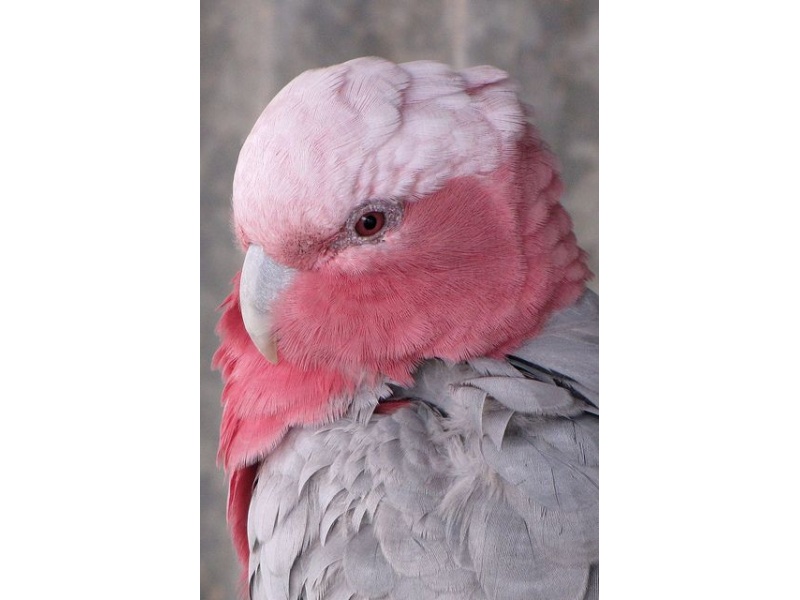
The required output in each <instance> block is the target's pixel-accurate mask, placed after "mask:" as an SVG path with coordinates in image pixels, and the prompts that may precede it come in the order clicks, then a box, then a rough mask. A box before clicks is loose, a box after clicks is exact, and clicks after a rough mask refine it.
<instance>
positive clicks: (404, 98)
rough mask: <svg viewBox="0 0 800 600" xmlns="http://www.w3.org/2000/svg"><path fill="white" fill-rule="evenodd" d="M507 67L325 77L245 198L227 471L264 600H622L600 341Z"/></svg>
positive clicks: (242, 191)
mask: <svg viewBox="0 0 800 600" xmlns="http://www.w3.org/2000/svg"><path fill="white" fill-rule="evenodd" d="M561 192H562V184H561V182H560V179H559V175H558V172H557V167H556V161H555V159H554V157H553V155H552V154H551V153H550V152H549V151H548V150H547V149H546V148H545V146H544V145H543V142H542V141H541V140H540V138H539V135H538V134H537V131H536V130H535V129H534V127H533V126H532V125H531V124H530V123H529V122H528V113H527V111H526V109H525V108H524V106H523V105H522V104H521V102H520V100H519V98H518V96H517V93H516V88H515V86H514V85H513V84H512V83H511V82H510V81H509V78H508V76H507V75H506V73H504V72H502V71H500V70H498V69H496V68H493V67H487V66H483V67H474V68H468V69H463V70H460V71H458V70H453V69H451V68H450V67H448V66H445V65H442V64H439V63H435V62H427V61H424V62H413V63H407V64H400V65H397V64H394V63H391V62H388V61H386V60H382V59H378V58H361V59H356V60H352V61H350V62H347V63H344V64H341V65H337V66H332V67H328V68H324V69H317V70H312V71H308V72H305V73H303V74H301V75H300V76H299V77H297V78H296V79H294V81H292V82H291V83H289V84H288V85H287V86H286V87H285V88H284V89H283V90H282V91H281V92H280V93H278V95H277V96H276V97H275V98H274V99H273V100H272V102H271V103H270V104H269V105H268V106H267V107H266V109H265V110H264V112H263V113H262V114H261V116H260V117H259V119H258V121H257V122H256V124H255V126H254V127H253V130H252V131H251V133H250V135H249V136H248V138H247V139H246V141H245V142H244V145H243V147H242V149H241V153H240V155H239V162H238V165H237V167H236V173H235V176H234V180H233V199H232V202H233V225H234V229H235V233H236V236H237V239H238V241H239V243H240V244H241V247H242V249H243V250H244V251H245V252H246V255H245V258H244V265H243V267H242V270H241V273H240V274H239V276H237V278H236V279H235V280H234V283H233V291H232V293H231V294H230V296H229V297H228V298H227V300H226V301H225V302H224V303H223V307H222V309H223V314H222V317H221V319H220V323H219V327H218V332H219V335H220V338H221V344H220V347H219V350H218V351H217V353H216V355H215V359H214V360H215V365H216V366H217V367H218V368H220V370H221V371H222V375H223V378H224V380H225V388H224V391H223V396H222V402H223V407H224V408H223V415H222V427H221V434H220V450H219V456H220V460H221V462H222V463H223V464H224V467H225V469H226V471H227V472H228V474H229V475H230V487H229V498H228V521H229V525H230V527H231V529H232V536H233V539H234V545H235V547H236V549H237V551H238V554H239V556H240V558H241V560H242V561H243V564H244V570H245V582H246V586H247V588H248V590H249V594H250V596H251V597H252V598H253V600H261V599H268V600H279V599H300V598H302V599H309V600H310V599H312V598H313V599H317V598H324V599H325V600H340V599H343V600H344V599H350V598H359V599H361V598H369V599H378V598H387V599H389V598H391V599H398V600H416V599H420V600H422V599H427V598H437V599H445V598H446V599H465V598H468V599H476V600H477V599H480V598H489V599H551V600H565V599H583V598H596V597H597V587H598V584H597V578H598V493H597V492H598V375H597V351H598V321H597V306H598V299H597V296H596V295H595V294H594V293H593V292H591V291H590V290H588V289H587V288H586V281H587V279H588V278H589V277H590V272H589V269H588V268H587V265H586V255H585V253H584V252H583V251H582V250H581V249H580V248H579V247H578V245H577V242H576V239H575V236H574V234H573V232H572V224H571V221H570V218H569V217H568V215H567V213H566V212H565V210H564V208H563V207H562V206H561V204H560V203H559V197H560V195H561Z"/></svg>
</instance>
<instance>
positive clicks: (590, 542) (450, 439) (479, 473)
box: [248, 292, 599, 600]
mask: <svg viewBox="0 0 800 600" xmlns="http://www.w3.org/2000/svg"><path fill="white" fill-rule="evenodd" d="M597 305H598V300H597V296H596V295H595V294H594V293H592V292H586V293H585V294H584V296H583V297H582V298H581V300H580V301H579V302H578V303H577V304H576V305H574V306H572V307H570V308H568V309H566V310H563V311H561V312H559V313H557V314H556V315H554V316H553V317H552V318H551V319H550V321H549V322H548V324H547V326H546V327H545V328H544V330H543V331H542V332H541V334H540V335H538V336H537V337H536V338H535V339H533V340H531V341H529V342H528V343H526V344H524V345H523V346H522V347H521V348H519V349H518V350H516V351H515V352H513V353H512V354H513V355H512V356H510V357H509V358H508V359H507V360H505V361H501V360H494V359H487V358H482V359H476V360H470V361H466V362H463V363H458V364H446V363H444V362H443V361H439V360H431V361H427V362H426V363H424V364H423V365H422V366H421V367H420V368H419V370H418V371H417V373H416V375H415V378H416V381H415V384H414V386H413V387H411V388H409V389H398V388H396V387H393V388H391V389H390V388H389V387H388V386H385V387H384V388H383V389H381V390H377V391H373V392H372V393H364V394H362V396H361V397H359V398H357V399H356V401H355V402H354V404H353V407H352V409H351V411H350V413H349V414H348V416H347V417H346V418H344V419H340V420H338V421H336V422H334V423H331V424H328V425H325V426H321V427H318V428H316V429H295V430H292V431H290V433H289V434H288V435H287V437H286V438H285V439H284V440H283V441H282V442H281V444H280V445H279V446H278V448H277V449H276V450H275V451H274V452H273V453H272V454H271V455H270V456H269V457H268V459H267V460H265V461H264V463H263V464H262V465H261V467H260V468H259V472H258V478H257V481H256V483H255V486H254V492H253V497H252V502H251V505H250V514H249V522H248V536H249V541H250V548H251V554H250V592H251V596H252V598H253V600H262V599H269V600H279V599H291V600H295V599H301V598H302V599H305V600H311V599H314V600H316V599H320V598H324V599H325V600H348V599H402V600H411V599H420V600H424V599H439V600H442V599H454V600H455V599H464V598H466V599H476V600H477V599H483V598H486V599H514V600H515V599H523V598H524V599H548V600H566V599H575V600H581V599H587V600H588V599H596V598H597V595H598V589H597V588H598V585H597V577H598V566H597V563H598V414H599V408H598V406H599V405H598V389H599V386H598V375H597V363H598V320H597ZM390 395H391V396H393V397H404V398H410V399H412V401H411V402H410V403H409V404H407V405H403V406H401V407H399V408H397V409H396V410H392V411H386V412H385V413H381V414H378V413H375V412H373V411H374V409H375V407H376V406H377V405H378V401H379V397H382V398H384V399H385V398H387V397H388V396H390Z"/></svg>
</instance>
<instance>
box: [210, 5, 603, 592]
mask: <svg viewBox="0 0 800 600" xmlns="http://www.w3.org/2000/svg"><path fill="white" fill-rule="evenodd" d="M200 43H201V54H200V56H201V89H200V107H201V124H200V126H201V129H200V131H201V133H200V161H201V163H200V169H201V171H200V173H201V175H200V176H201V209H200V218H201V229H200V258H201V271H200V272H201V279H200V285H201V313H200V314H201V324H200V327H201V349H200V372H201V409H200V427H201V432H200V435H201V439H200V469H201V477H200V514H201V523H200V528H201V531H200V535H201V544H200V577H201V582H200V586H201V588H200V589H201V597H202V598H204V599H207V600H220V599H226V600H228V599H230V600H234V599H235V598H237V576H238V572H239V568H238V565H237V563H236V558H235V555H234V552H233V549H232V546H231V543H230V540H229V538H228V533H227V530H226V525H225V499H226V484H225V478H224V475H223V473H222V472H221V471H220V470H219V469H218V467H217V464H216V446H217V441H218V428H219V419H220V412H221V411H220V404H219V397H220V393H221V390H222V383H221V381H220V377H219V373H217V372H215V371H211V369H210V366H209V365H210V362H211V356H212V354H213V352H214V349H215V348H216V344H217V339H216V336H215V334H214V326H215V324H216V320H217V313H216V307H217V306H218V305H219V304H220V302H222V300H223V299H224V298H225V296H226V295H227V293H228V289H229V283H230V280H231V278H232V277H233V276H234V274H235V273H236V272H237V271H238V269H239V266H240V262H241V260H242V256H241V255H240V254H239V251H238V249H237V247H236V246H235V245H234V243H233V235H232V233H231V230H230V226H229V218H230V215H229V201H230V194H231V182H232V178H233V171H234V167H235V165H236V159H237V156H238V154H239V148H240V147H241V144H242V142H243V141H244V139H245V137H246V136H247V134H248V132H249V131H250V128H251V127H252V125H253V123H254V122H255V120H256V118H257V117H258V115H259V114H260V113H261V111H262V110H263V108H264V107H265V106H266V105H267V103H268V102H269V101H270V99H271V98H272V97H273V96H274V95H275V94H276V93H277V92H278V91H279V90H280V89H281V88H282V87H283V86H284V85H285V84H286V83H288V82H289V81H290V80H291V79H293V78H294V77H295V76H297V75H299V74H300V73H301V72H303V71H305V70H306V69H310V68H315V67H320V66H326V65H331V64H335V63H339V62H343V61H346V60H349V59H351V58H355V57H358V56H365V55H375V56H382V57H384V58H387V59H389V60H392V61H394V62H405V61H411V60H419V59H434V60H439V61H441V62H446V63H449V64H451V65H453V66H455V67H466V66H471V65H479V64H491V65H495V66H497V67H500V68H502V69H504V70H506V71H508V72H509V73H510V74H511V75H512V76H513V77H514V78H515V79H516V80H517V81H518V82H519V83H520V85H521V87H522V97H523V99H524V100H525V101H526V102H528V103H529V104H531V105H532V106H533V107H534V110H535V118H534V121H535V123H536V125H537V126H538V127H539V129H540V131H541V132H542V134H543V136H544V138H545V139H546V140H547V142H548V143H549V145H550V146H551V148H553V150H554V151H555V152H556V154H557V155H558V156H559V157H560V159H561V162H562V174H563V177H564V181H565V184H566V192H565V196H564V198H563V202H564V204H565V206H566V207H567V209H568V210H569V212H570V214H571V215H572V217H573V220H574V221H575V228H576V234H577V236H578V240H579V241H580V243H581V246H582V247H583V248H584V249H585V250H586V251H587V252H588V253H589V255H590V264H591V266H592V269H593V271H594V272H595V273H596V274H598V275H599V273H598V223H597V199H598V5H597V0H405V1H400V0H372V1H370V0H327V1H323V0H319V1H316V2H315V1H312V0H239V1H238V2H231V1H230V0H228V1H227V2H224V1H222V0H202V1H201V35H200ZM598 281H599V280H598V278H597V277H596V278H595V280H594V281H593V282H592V284H591V285H592V287H593V288H594V289H598ZM409 600H413V599H409Z"/></svg>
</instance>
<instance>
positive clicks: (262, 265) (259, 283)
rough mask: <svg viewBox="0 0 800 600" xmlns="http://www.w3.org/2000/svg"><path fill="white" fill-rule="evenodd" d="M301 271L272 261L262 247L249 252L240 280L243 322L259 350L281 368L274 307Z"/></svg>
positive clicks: (252, 247)
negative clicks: (273, 315)
mask: <svg viewBox="0 0 800 600" xmlns="http://www.w3.org/2000/svg"><path fill="white" fill-rule="evenodd" d="M296 273H297V271H296V270H295V269H292V268H291V267H287V266H285V265H281V264H279V263H276V262H275V261H273V260H272V259H270V258H269V257H268V256H267V255H266V254H264V250H263V249H262V248H261V246H257V245H255V244H253V245H251V246H250V247H249V248H248V249H247V254H246V255H245V257H244V265H243V266H242V276H241V279H240V280H239V301H240V304H241V308H242V320H243V321H244V327H245V329H246V330H247V333H248V334H249V335H250V339H251V340H253V343H254V344H255V346H256V348H258V350H259V352H261V354H263V355H264V358H266V359H267V360H268V361H270V362H271V363H272V364H278V344H277V340H276V339H275V335H274V332H273V329H272V327H273V323H272V310H271V309H272V306H273V304H274V303H275V300H277V298H278V296H280V294H281V292H282V291H283V290H284V289H286V287H288V286H289V284H290V283H291V282H292V279H294V276H295V274H296Z"/></svg>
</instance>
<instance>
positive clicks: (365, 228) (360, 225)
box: [355, 211, 386, 237]
mask: <svg viewBox="0 0 800 600" xmlns="http://www.w3.org/2000/svg"><path fill="white" fill-rule="evenodd" d="M384 225H386V215H385V214H383V213H382V212H379V211H372V212H368V213H364V214H363V215H361V217H359V219H358V221H356V225H355V230H356V233H357V234H358V235H360V236H361V237H370V236H373V235H375V234H376V233H378V232H379V231H380V230H381V229H383V227H384Z"/></svg>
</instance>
